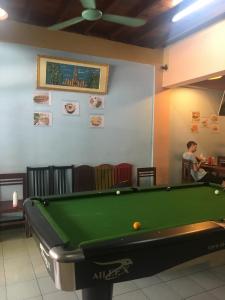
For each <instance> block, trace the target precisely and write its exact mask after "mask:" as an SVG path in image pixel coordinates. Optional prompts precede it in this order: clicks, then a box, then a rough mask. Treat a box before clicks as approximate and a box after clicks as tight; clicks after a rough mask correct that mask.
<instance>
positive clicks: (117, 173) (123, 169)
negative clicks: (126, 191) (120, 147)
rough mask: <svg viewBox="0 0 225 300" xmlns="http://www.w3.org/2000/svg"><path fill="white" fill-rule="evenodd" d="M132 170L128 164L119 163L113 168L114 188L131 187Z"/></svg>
mask: <svg viewBox="0 0 225 300" xmlns="http://www.w3.org/2000/svg"><path fill="white" fill-rule="evenodd" d="M132 168H133V166H132V165H131V164H128V163H121V164H118V165H116V166H115V167H114V187H115V188H117V187H118V188H119V187H129V186H132Z"/></svg>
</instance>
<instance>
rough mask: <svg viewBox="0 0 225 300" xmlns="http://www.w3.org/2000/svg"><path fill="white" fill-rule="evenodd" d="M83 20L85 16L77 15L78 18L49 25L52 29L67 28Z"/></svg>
mask: <svg viewBox="0 0 225 300" xmlns="http://www.w3.org/2000/svg"><path fill="white" fill-rule="evenodd" d="M82 21H84V18H83V17H76V18H73V19H70V20H67V21H64V22H61V23H58V24H55V25H52V26H50V27H48V29H50V30H60V29H63V28H67V27H70V26H72V25H75V24H77V23H80V22H82Z"/></svg>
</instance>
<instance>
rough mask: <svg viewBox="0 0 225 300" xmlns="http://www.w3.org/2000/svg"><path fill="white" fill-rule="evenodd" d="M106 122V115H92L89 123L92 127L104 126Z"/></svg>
mask: <svg viewBox="0 0 225 300" xmlns="http://www.w3.org/2000/svg"><path fill="white" fill-rule="evenodd" d="M104 123H105V119H104V115H90V117H89V125H90V127H92V128H104V125H105V124H104Z"/></svg>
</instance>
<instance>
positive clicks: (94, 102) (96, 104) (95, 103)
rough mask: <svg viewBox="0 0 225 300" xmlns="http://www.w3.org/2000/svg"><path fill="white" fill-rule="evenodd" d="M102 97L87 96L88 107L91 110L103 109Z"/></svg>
mask: <svg viewBox="0 0 225 300" xmlns="http://www.w3.org/2000/svg"><path fill="white" fill-rule="evenodd" d="M104 102H105V101H104V97H103V96H99V95H90V96H89V107H90V108H92V109H103V108H104V105H105V103H104Z"/></svg>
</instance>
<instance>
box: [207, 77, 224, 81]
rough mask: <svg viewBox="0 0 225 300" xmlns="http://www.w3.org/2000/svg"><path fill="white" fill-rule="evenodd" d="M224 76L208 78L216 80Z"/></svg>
mask: <svg viewBox="0 0 225 300" xmlns="http://www.w3.org/2000/svg"><path fill="white" fill-rule="evenodd" d="M222 77H223V76H215V77H211V78H209V79H208V80H216V79H220V78H222Z"/></svg>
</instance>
